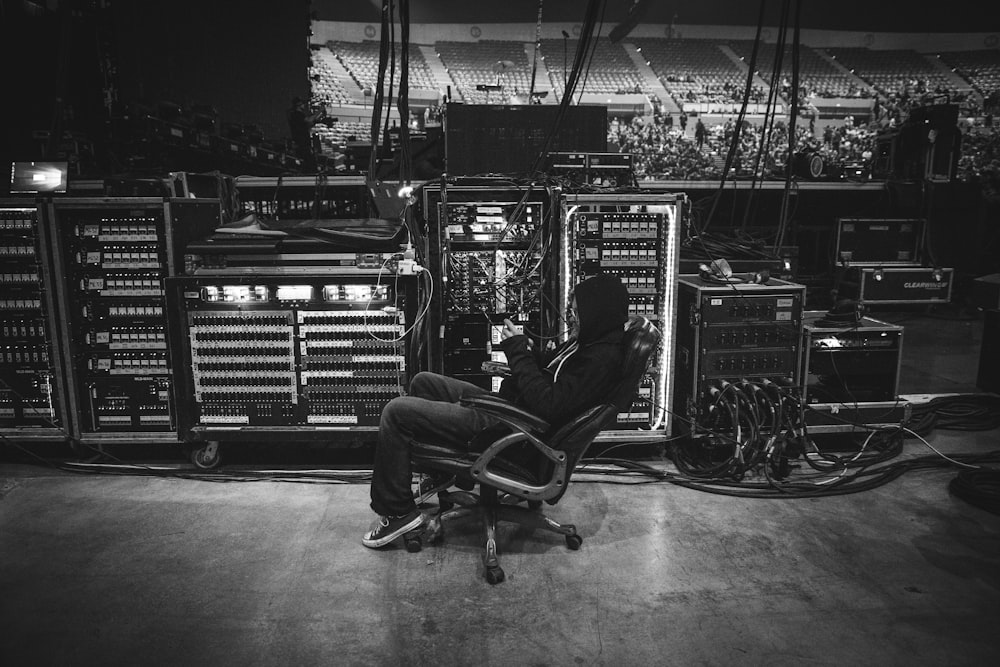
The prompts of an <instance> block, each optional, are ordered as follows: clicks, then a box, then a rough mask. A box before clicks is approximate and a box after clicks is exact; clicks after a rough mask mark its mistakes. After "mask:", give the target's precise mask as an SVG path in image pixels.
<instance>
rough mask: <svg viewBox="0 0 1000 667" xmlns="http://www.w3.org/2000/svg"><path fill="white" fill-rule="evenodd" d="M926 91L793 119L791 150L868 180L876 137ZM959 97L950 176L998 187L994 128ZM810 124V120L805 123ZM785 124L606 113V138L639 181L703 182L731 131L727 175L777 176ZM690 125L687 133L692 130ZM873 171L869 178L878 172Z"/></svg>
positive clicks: (834, 172)
mask: <svg viewBox="0 0 1000 667" xmlns="http://www.w3.org/2000/svg"><path fill="white" fill-rule="evenodd" d="M926 102H927V100H926V94H925V93H919V94H918V95H911V94H909V93H907V92H901V93H899V94H894V95H890V96H887V97H885V98H882V99H880V98H876V99H875V100H874V105H873V108H872V113H871V114H870V115H865V116H850V115H849V116H845V117H843V118H841V119H835V121H836V122H828V123H826V124H824V123H823V121H822V120H821V121H820V122H819V123H816V122H815V117H809V116H806V117H805V118H800V119H799V121H798V122H797V123H796V128H795V129H796V132H795V149H794V152H795V153H797V154H807V155H817V156H819V157H820V158H821V159H822V164H823V165H824V170H825V175H826V176H828V177H834V178H858V177H862V178H868V177H871V176H872V175H873V174H872V171H873V165H874V161H875V159H876V153H877V150H878V143H879V138H880V137H883V136H885V135H886V134H888V133H891V132H892V131H893V130H895V129H896V128H899V127H900V126H901V125H902V124H903V123H904V122H905V120H906V118H907V117H908V116H909V114H910V112H911V110H912V109H913V108H914V106H915V105H918V104H924V103H926ZM968 102H970V101H969V100H966V101H965V102H964V103H963V106H962V114H961V118H960V121H959V123H958V127H957V131H958V132H959V133H960V134H961V141H960V148H959V156H960V157H959V160H958V165H957V169H956V173H955V175H954V176H955V178H956V179H958V180H964V181H975V182H979V183H981V184H982V185H983V187H984V190H985V191H986V192H987V193H995V192H998V191H1000V131H998V129H997V128H996V127H994V125H993V119H992V115H990V114H988V113H984V112H983V110H982V108H981V107H978V108H976V107H974V106H970V105H969V104H968ZM810 121H812V122H810ZM788 128H789V126H788V123H787V122H786V121H784V120H775V121H774V122H773V124H770V125H769V126H765V125H764V124H763V123H762V122H760V121H759V119H755V120H754V121H753V122H751V121H749V120H744V121H743V123H742V126H741V127H739V128H737V123H736V119H735V118H733V117H730V118H727V119H725V120H723V121H722V122H716V123H709V124H705V123H703V122H702V119H701V118H698V119H697V120H695V121H694V122H689V120H688V118H687V117H682V118H681V122H676V121H675V120H674V119H672V118H669V117H667V116H664V115H657V114H654V115H652V116H634V117H632V118H630V119H626V118H613V119H612V120H611V122H610V125H609V130H608V142H609V143H610V144H611V145H614V146H617V147H618V150H620V151H622V152H628V153H632V154H633V155H635V162H634V164H635V168H636V175H637V178H639V179H640V180H704V179H717V178H720V177H721V176H722V174H723V171H724V168H725V164H726V158H727V156H728V153H729V150H730V146H731V143H732V138H733V136H734V134H737V132H738V136H739V140H738V142H737V150H736V153H735V155H734V159H733V162H732V165H731V167H730V171H729V172H728V174H727V176H728V177H730V178H753V177H756V178H763V179H775V178H778V179H780V178H784V177H785V174H786V171H787V167H786V165H787V164H788V162H789V161H788ZM692 130H693V131H692ZM874 176H875V177H876V178H877V177H879V174H878V173H876V174H874Z"/></svg>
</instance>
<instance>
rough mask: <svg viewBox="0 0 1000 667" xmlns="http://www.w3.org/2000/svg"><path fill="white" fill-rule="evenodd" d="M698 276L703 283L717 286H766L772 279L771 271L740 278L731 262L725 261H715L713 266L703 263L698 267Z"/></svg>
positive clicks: (764, 270) (763, 270) (757, 272)
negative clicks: (747, 284) (748, 284)
mask: <svg viewBox="0 0 1000 667" xmlns="http://www.w3.org/2000/svg"><path fill="white" fill-rule="evenodd" d="M698 276H699V277H701V279H702V280H703V281H705V282H707V283H714V284H716V285H739V284H745V283H752V284H754V285H766V284H767V281H768V280H770V279H771V271H770V270H769V269H761V270H760V271H756V272H754V273H748V274H746V276H745V277H739V276H736V275H734V274H733V269H732V267H730V266H729V262H727V261H726V260H724V259H713V260H712V263H711V264H704V263H702V264H699V265H698Z"/></svg>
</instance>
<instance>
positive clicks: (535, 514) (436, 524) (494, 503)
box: [408, 486, 583, 584]
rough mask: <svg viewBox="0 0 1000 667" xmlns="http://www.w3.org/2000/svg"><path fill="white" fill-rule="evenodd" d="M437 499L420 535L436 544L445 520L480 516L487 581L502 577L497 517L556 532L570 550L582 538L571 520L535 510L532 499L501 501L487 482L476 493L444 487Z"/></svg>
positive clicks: (574, 548)
mask: <svg viewBox="0 0 1000 667" xmlns="http://www.w3.org/2000/svg"><path fill="white" fill-rule="evenodd" d="M438 499H439V501H440V503H441V504H440V510H439V512H438V513H437V514H435V515H434V516H432V517H431V519H430V521H429V522H428V523H427V526H426V529H425V531H424V537H425V538H426V539H427V540H428V541H430V542H431V543H432V544H440V543H441V542H442V541H444V522H445V521H446V520H451V519H457V518H461V517H467V516H478V517H480V520H481V523H482V526H483V537H484V545H483V565H484V566H485V568H486V581H488V582H489V583H490V584H498V583H500V582H501V581H503V580H504V578H505V575H504V571H503V568H501V567H500V559H499V555H498V554H499V552H498V550H497V539H496V533H497V522H498V521H508V522H511V523H517V524H520V525H522V526H527V527H528V528H532V529H540V530H545V531H548V532H551V533H558V534H559V535H563V536H564V537H565V538H566V546H567V547H569V548H570V549H573V550H576V549H579V548H580V545H581V544H582V543H583V538H582V537H580V536H579V535H578V534H577V532H576V526H574V525H573V524H569V523H565V524H561V523H558V522H556V521H553V520H552V519H550V518H549V517H547V516H545V514H543V513H542V512H540V511H538V506H537V505H536V504H535V503H531V506H529V507H523V506H520V505H513V504H509V503H504V502H501V501H500V499H499V497H498V495H497V490H496V489H494V488H493V487H490V486H482V487H480V493H479V495H477V494H475V493H470V492H468V491H445V492H442V493H440V494H439V495H438ZM408 548H409V547H408ZM417 550H419V549H417Z"/></svg>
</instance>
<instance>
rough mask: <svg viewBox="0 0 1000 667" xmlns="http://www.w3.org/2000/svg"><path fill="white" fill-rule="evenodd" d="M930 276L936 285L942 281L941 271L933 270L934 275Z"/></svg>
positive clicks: (942, 273) (942, 274)
mask: <svg viewBox="0 0 1000 667" xmlns="http://www.w3.org/2000/svg"><path fill="white" fill-rule="evenodd" d="M932 275H933V276H934V282H936V283H939V282H941V281H942V280H944V272H943V271H941V269H934V273H933V274H932Z"/></svg>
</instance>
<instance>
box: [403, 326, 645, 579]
mask: <svg viewBox="0 0 1000 667" xmlns="http://www.w3.org/2000/svg"><path fill="white" fill-rule="evenodd" d="M659 341H660V332H659V331H658V330H657V328H656V327H655V326H653V324H652V323H651V322H650V321H649V320H647V319H646V318H644V317H641V316H637V315H632V316H630V318H629V320H628V322H627V323H626V325H625V337H624V339H623V341H622V345H623V346H624V348H625V359H624V363H623V365H622V369H623V370H622V375H621V378H620V379H619V381H618V383H617V384H615V385H613V386H612V387H611V388H610V389H609V391H608V393H607V394H606V396H605V399H604V401H603V402H602V403H601V404H599V405H595V406H592V407H590V408H588V409H587V410H585V411H584V412H582V413H581V414H579V415H577V416H576V417H574V418H573V419H571V420H570V421H569V422H567V423H566V424H564V425H562V426H561V427H559V428H552V427H551V426H550V425H549V424H548V423H547V422H546V421H545V420H543V419H540V418H538V417H536V416H534V415H532V414H531V413H529V412H526V411H524V410H522V409H521V408H519V407H517V406H515V405H514V404H513V403H510V402H509V401H506V400H504V399H502V398H500V397H498V396H496V395H493V394H484V395H480V396H472V397H469V398H466V399H463V400H462V402H461V403H462V405H465V406H468V407H472V408H475V409H476V410H481V411H483V412H485V413H487V414H489V415H490V416H492V417H494V418H496V419H497V420H499V421H500V422H501V425H499V426H497V427H493V428H490V429H486V430H485V431H482V432H481V433H479V434H478V435H477V436H476V437H475V438H474V439H473V441H472V443H471V449H470V450H464V449H454V448H451V447H447V446H442V445H439V444H433V443H426V442H414V443H413V450H412V460H413V464H414V468H415V469H417V470H419V471H422V472H433V473H435V474H441V473H446V474H450V475H454V476H455V478H456V485H457V486H458V487H459V489H460V490H457V491H443V492H441V493H439V494H438V501H439V508H440V509H439V512H438V514H437V515H435V516H434V517H432V518H431V520H430V522H429V523H428V526H427V528H426V530H425V531H424V533H423V536H421V535H420V534H419V533H410V534H408V535H406V536H405V538H404V539H405V541H406V548H407V550H408V551H420V549H421V548H422V542H423V538H428V539H429V540H430V541H431V543H440V542H442V541H443V539H444V522H445V521H446V520H449V519H455V518H458V517H463V516H470V515H478V516H480V517H481V519H482V524H483V528H484V530H485V544H484V549H485V551H484V554H483V563H484V564H485V566H486V580H487V581H488V582H489V583H490V584H497V583H500V582H501V581H503V580H504V572H503V569H502V568H501V567H500V562H499V559H498V557H497V544H496V525H497V521H498V520H503V521H510V522H516V523H518V524H521V525H524V526H527V527H530V528H533V529H535V528H537V529H542V530H547V531H550V532H554V533H558V534H561V535H563V536H565V539H566V546H567V547H569V548H570V549H573V550H576V549H579V548H580V545H581V543H582V542H583V538H582V537H580V535H578V534H577V532H576V527H575V526H574V525H572V524H559V523H557V522H556V521H553V520H552V519H550V518H548V517H547V516H545V515H544V514H543V513H541V512H540V511H539V508H540V507H541V505H542V501H545V502H547V503H548V504H550V505H555V504H556V503H557V502H559V500H560V499H561V498H562V496H563V494H565V493H566V489H567V488H568V487H569V482H570V478H571V476H572V474H573V469H574V468H575V467H576V464H577V462H578V461H579V460H580V458H581V457H582V456H583V454H584V453H585V452H586V450H587V448H588V447H589V446H590V443H591V442H593V440H594V438H595V437H597V435H598V433H600V432H601V431H602V430H603V429H604V428H606V427H607V426H608V425H609V424H611V423H612V422H614V421H615V419H616V418H617V416H618V413H619V412H625V411H628V410H629V409H630V407H631V405H632V400H633V399H634V397H635V394H636V392H637V390H638V386H639V381H640V380H641V379H642V376H643V375H644V374H645V372H646V369H647V367H648V365H649V362H650V359H651V357H652V354H653V351H654V350H655V349H656V348H657V346H658V345H659ZM476 484H478V485H479V493H478V494H476V493H472V492H471V490H472V489H474V488H475V485H476ZM461 489H465V490H461ZM501 494H505V497H503V498H502V499H501ZM521 502H527V507H524V506H521V505H519V503H521ZM455 505H458V507H455Z"/></svg>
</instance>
